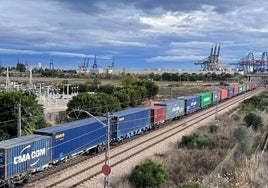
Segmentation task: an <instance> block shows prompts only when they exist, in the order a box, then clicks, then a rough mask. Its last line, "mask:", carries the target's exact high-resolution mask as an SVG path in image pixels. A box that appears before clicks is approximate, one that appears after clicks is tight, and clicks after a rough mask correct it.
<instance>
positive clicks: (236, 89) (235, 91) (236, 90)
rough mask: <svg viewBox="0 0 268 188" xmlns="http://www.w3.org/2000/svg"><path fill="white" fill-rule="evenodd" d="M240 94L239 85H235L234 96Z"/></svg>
mask: <svg viewBox="0 0 268 188" xmlns="http://www.w3.org/2000/svg"><path fill="white" fill-rule="evenodd" d="M236 95H238V86H234V96H236Z"/></svg>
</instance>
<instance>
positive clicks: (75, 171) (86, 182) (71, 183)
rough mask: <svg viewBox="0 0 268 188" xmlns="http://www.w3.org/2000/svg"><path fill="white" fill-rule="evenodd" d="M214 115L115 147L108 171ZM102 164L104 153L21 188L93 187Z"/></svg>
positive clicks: (233, 101) (236, 100)
mask: <svg viewBox="0 0 268 188" xmlns="http://www.w3.org/2000/svg"><path fill="white" fill-rule="evenodd" d="M261 91H262V90H261V89H257V90H254V91H251V92H248V93H246V94H243V95H240V96H237V97H235V98H232V99H230V100H228V101H225V102H222V103H219V104H218V106H217V111H218V113H220V112H221V111H224V110H226V109H231V108H233V107H235V106H238V104H239V103H240V102H242V101H243V100H244V99H245V98H248V97H251V96H252V95H255V94H256V93H258V92H261ZM214 115H215V106H212V107H209V108H207V109H205V110H202V111H200V112H197V113H194V114H191V115H190V116H187V117H186V118H183V119H182V120H180V121H174V122H171V123H169V124H167V125H166V126H165V127H163V128H161V129H158V130H156V131H153V132H151V133H150V134H145V135H143V136H141V137H138V138H136V139H133V140H131V141H130V142H127V143H125V144H124V145H121V146H120V147H115V148H113V149H111V151H110V156H111V157H110V166H111V167H112V169H116V168H117V167H118V166H120V164H121V163H128V162H129V161H130V160H132V159H133V158H134V157H136V156H139V155H141V154H142V156H143V157H144V155H143V153H144V152H146V151H149V150H150V149H152V148H154V147H155V146H156V145H157V144H160V143H163V142H165V141H168V140H170V139H171V138H173V137H176V135H177V134H178V133H181V132H183V131H186V130H188V129H190V128H191V127H193V126H198V125H199V124H200V122H202V121H203V120H206V119H208V118H214ZM160 150H161V148H160ZM159 152H160V151H159ZM129 163H131V162H129ZM103 164H104V154H100V155H97V156H95V157H92V158H89V159H85V160H84V161H83V162H81V163H79V164H74V165H72V166H69V167H66V169H64V170H60V171H59V172H57V173H53V174H51V175H47V176H46V177H45V178H42V179H39V180H38V181H32V182H30V183H29V184H26V185H25V186H24V187H83V186H84V187H97V186H96V182H95V179H98V178H97V177H99V176H101V175H102V172H101V168H102V165H103ZM102 187H103V185H102Z"/></svg>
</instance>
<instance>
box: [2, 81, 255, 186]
mask: <svg viewBox="0 0 268 188" xmlns="http://www.w3.org/2000/svg"><path fill="white" fill-rule="evenodd" d="M257 86H258V85H257V83H254V82H248V83H245V84H243V85H237V86H233V87H228V88H222V89H217V90H214V91H209V92H205V93H199V94H196V95H192V96H184V97H179V98H177V99H170V100H165V101H161V102H157V103H155V104H154V105H153V106H150V107H137V108H130V109H126V110H122V111H119V112H115V113H114V114H113V115H112V117H111V120H110V125H111V126H110V132H111V135H110V138H111V142H119V141H122V140H124V139H129V138H131V137H133V136H135V135H137V134H140V133H143V132H146V131H148V130H150V129H154V128H156V127H159V126H160V125H162V124H164V123H165V122H167V121H172V120H174V119H178V118H181V117H183V116H185V115H188V114H192V113H194V112H196V111H198V110H200V109H203V108H206V107H208V106H210V105H213V104H216V103H218V102H221V101H224V100H227V99H228V98H232V97H235V96H236V95H239V94H242V93H244V92H247V91H250V90H253V89H255V88H256V87H257ZM97 118H98V119H99V121H101V122H102V124H101V123H100V122H99V121H97V120H96V119H95V118H87V119H82V120H77V121H73V122H69V123H65V124H61V125H56V126H52V127H47V128H42V129H38V130H35V131H34V133H33V134H32V135H27V136H22V137H18V138H13V139H9V140H4V141H1V142H0V187H1V186H3V185H14V184H17V183H22V182H23V181H25V180H27V179H28V178H29V177H30V175H31V174H32V173H34V172H38V171H42V170H44V169H45V168H48V167H49V166H50V165H53V164H55V163H57V162H59V161H62V160H66V159H68V158H69V157H71V156H74V155H78V154H80V153H84V152H87V151H91V150H94V151H96V152H99V151H101V150H103V149H104V146H105V141H106V127H105V126H104V125H106V124H107V118H105V117H97Z"/></svg>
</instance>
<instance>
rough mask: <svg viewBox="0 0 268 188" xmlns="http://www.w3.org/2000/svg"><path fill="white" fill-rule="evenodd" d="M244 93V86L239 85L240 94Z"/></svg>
mask: <svg viewBox="0 0 268 188" xmlns="http://www.w3.org/2000/svg"><path fill="white" fill-rule="evenodd" d="M241 93H243V85H238V94H241Z"/></svg>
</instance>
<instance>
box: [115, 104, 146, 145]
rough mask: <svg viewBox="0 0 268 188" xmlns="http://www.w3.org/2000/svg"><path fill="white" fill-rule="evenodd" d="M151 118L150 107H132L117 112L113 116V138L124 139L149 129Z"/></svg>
mask: <svg viewBox="0 0 268 188" xmlns="http://www.w3.org/2000/svg"><path fill="white" fill-rule="evenodd" d="M150 118H151V117H150V109H149V108H131V109H127V110H122V111H119V112H115V113H114V114H113V115H112V118H111V139H112V140H113V141H116V140H122V139H125V138H129V137H132V136H134V135H136V134H139V133H141V132H143V131H145V130H147V129H149V128H150V124H151V123H150V121H151V119H150Z"/></svg>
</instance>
